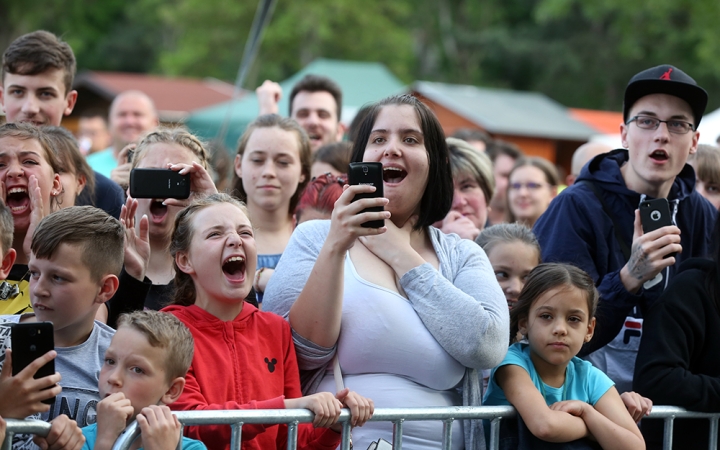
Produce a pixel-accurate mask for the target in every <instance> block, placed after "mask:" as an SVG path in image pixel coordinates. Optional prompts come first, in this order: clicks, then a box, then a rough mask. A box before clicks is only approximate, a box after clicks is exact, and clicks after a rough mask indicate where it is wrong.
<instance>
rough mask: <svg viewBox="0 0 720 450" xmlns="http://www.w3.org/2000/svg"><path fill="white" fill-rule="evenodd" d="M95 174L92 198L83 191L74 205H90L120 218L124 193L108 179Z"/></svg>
mask: <svg viewBox="0 0 720 450" xmlns="http://www.w3.org/2000/svg"><path fill="white" fill-rule="evenodd" d="M94 173H95V192H94V193H93V196H92V197H90V195H89V194H88V193H87V191H83V192H81V193H80V195H79V196H78V198H77V200H76V201H75V204H76V205H78V206H82V205H91V206H95V207H97V208H100V209H102V210H103V211H105V212H106V213H108V214H110V215H111V216H113V217H114V218H116V219H119V218H120V210H121V209H122V206H123V204H125V193H124V192H123V190H122V188H121V187H120V186H118V184H117V183H115V182H114V181H113V180H111V179H110V178H108V177H106V176H105V175H102V174H100V173H98V172H94Z"/></svg>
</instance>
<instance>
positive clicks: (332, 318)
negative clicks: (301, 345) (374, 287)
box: [271, 185, 390, 347]
mask: <svg viewBox="0 0 720 450" xmlns="http://www.w3.org/2000/svg"><path fill="white" fill-rule="evenodd" d="M344 189H345V191H344V192H343V194H342V195H341V196H340V198H339V199H338V200H337V201H336V202H335V208H334V209H333V213H332V218H331V224H330V231H329V233H328V235H327V238H326V239H325V243H324V244H323V246H322V248H321V249H320V253H319V255H318V256H317V260H316V261H315V264H314V266H313V268H312V271H311V273H310V276H309V278H308V280H307V283H305V286H304V287H303V289H302V291H301V292H300V295H299V296H298V298H297V300H296V301H295V303H294V304H293V305H292V307H291V308H290V314H289V319H290V325H291V326H292V327H293V329H294V330H295V331H296V332H297V333H298V334H300V335H301V336H303V337H304V338H306V339H308V340H310V341H311V342H313V343H315V344H317V345H320V346H323V347H332V346H334V345H335V343H336V342H337V339H338V336H339V334H340V319H341V316H342V296H343V273H344V272H343V270H344V259H345V253H346V252H347V251H348V250H349V249H350V248H351V247H352V246H353V245H354V244H355V240H356V239H357V238H358V237H360V236H371V235H377V234H380V233H384V232H385V231H387V228H385V227H382V228H364V227H362V226H361V225H362V224H363V223H365V222H368V221H371V220H379V219H389V218H390V213H389V212H387V211H381V212H364V213H362V214H359V213H360V211H362V210H363V209H366V208H370V207H373V206H385V205H387V203H388V200H387V199H385V198H367V199H362V200H358V201H356V202H352V199H353V198H354V197H355V195H356V194H360V193H366V192H367V193H369V192H373V191H374V190H375V187H374V186H367V185H357V186H345V188H344ZM277 272H278V271H277V270H276V273H275V276H277V275H278V273H277ZM271 283H272V281H271Z"/></svg>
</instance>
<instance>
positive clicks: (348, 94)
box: [185, 59, 407, 153]
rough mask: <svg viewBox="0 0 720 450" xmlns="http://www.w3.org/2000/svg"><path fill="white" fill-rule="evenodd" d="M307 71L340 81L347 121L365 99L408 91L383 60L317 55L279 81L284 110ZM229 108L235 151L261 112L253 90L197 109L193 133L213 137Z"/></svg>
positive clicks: (229, 137) (192, 116) (231, 148)
mask: <svg viewBox="0 0 720 450" xmlns="http://www.w3.org/2000/svg"><path fill="white" fill-rule="evenodd" d="M307 74H315V75H323V76H326V77H328V78H330V79H332V80H333V81H335V82H336V83H337V84H338V85H340V88H342V92H343V108H342V121H343V123H346V124H347V123H350V121H352V119H353V117H355V114H356V113H357V111H358V110H359V109H360V108H361V107H362V106H363V105H365V104H366V103H370V102H374V101H378V100H380V99H382V98H385V97H387V96H390V95H394V94H400V93H403V92H406V91H407V88H406V87H405V85H404V84H403V83H402V82H401V81H400V80H399V79H398V78H397V77H395V76H394V75H393V74H392V73H391V72H390V71H389V70H388V69H387V68H386V67H385V66H384V65H383V64H380V63H371V62H355V61H337V60H331V59H316V60H315V61H313V62H312V63H310V64H309V65H308V66H306V67H305V68H304V69H303V70H301V71H300V72H298V73H296V74H295V75H293V76H292V77H290V78H288V79H287V80H285V81H283V82H281V83H280V86H282V89H283V98H282V100H280V104H279V108H280V113H281V114H283V115H285V114H288V101H289V98H288V97H289V96H290V91H291V90H292V88H293V86H294V85H295V83H297V82H298V81H299V80H300V79H301V78H303V77H304V76H305V75H307ZM228 110H230V113H229V114H230V119H229V121H228V124H229V126H228V129H227V135H226V136H225V140H224V144H225V146H226V147H227V148H228V149H229V151H230V152H231V153H235V148H236V147H237V142H238V139H239V138H240V136H241V135H242V133H243V132H244V131H245V128H247V126H248V124H250V122H252V121H253V120H254V119H255V118H256V117H257V115H258V101H257V96H256V95H255V93H254V92H252V93H248V94H247V95H245V96H244V97H242V98H241V99H239V100H236V101H228V102H223V103H219V104H217V105H214V106H211V107H209V108H203V109H199V110H195V111H193V112H192V113H191V114H190V116H189V117H188V119H187V120H186V122H185V124H186V125H187V127H188V128H189V129H190V131H191V132H192V133H194V134H196V135H198V136H200V137H201V138H203V139H205V140H207V141H210V140H213V139H215V138H216V137H217V135H218V133H219V131H220V128H221V127H222V123H223V121H224V120H225V119H226V117H227V115H228Z"/></svg>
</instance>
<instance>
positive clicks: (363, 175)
mask: <svg viewBox="0 0 720 450" xmlns="http://www.w3.org/2000/svg"><path fill="white" fill-rule="evenodd" d="M348 182H349V184H350V185H359V184H369V185H372V186H375V192H368V193H364V194H358V195H356V196H355V198H353V201H356V200H360V199H362V198H378V197H383V196H384V193H383V168H382V163H379V162H357V163H350V167H349V170H348ZM367 211H373V212H380V211H383V207H382V206H376V207H373V208H366V209H363V210H362V211H360V213H364V212H367ZM362 226H363V227H365V228H380V227H384V226H385V220H384V219H380V220H371V221H368V222H364V223H363V224H362Z"/></svg>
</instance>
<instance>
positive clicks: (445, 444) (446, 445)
mask: <svg viewBox="0 0 720 450" xmlns="http://www.w3.org/2000/svg"><path fill="white" fill-rule="evenodd" d="M452 424H453V419H446V420H443V436H442V449H443V450H450V449H452Z"/></svg>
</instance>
